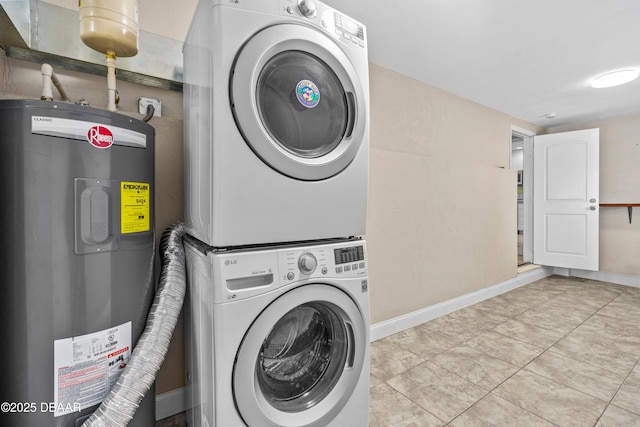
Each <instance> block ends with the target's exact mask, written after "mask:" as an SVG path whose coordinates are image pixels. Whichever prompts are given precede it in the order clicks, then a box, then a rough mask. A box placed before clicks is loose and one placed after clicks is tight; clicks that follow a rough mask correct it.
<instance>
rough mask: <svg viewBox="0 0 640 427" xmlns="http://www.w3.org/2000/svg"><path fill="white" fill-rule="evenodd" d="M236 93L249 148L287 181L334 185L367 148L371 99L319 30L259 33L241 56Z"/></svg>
mask: <svg viewBox="0 0 640 427" xmlns="http://www.w3.org/2000/svg"><path fill="white" fill-rule="evenodd" d="M365 77H366V76H365ZM230 86H231V106H232V109H233V112H234V117H235V120H236V123H237V125H238V128H239V129H240V131H241V132H242V134H243V136H244V139H245V141H246V142H247V144H248V145H249V146H250V147H251V149H252V150H253V151H254V153H255V154H256V155H257V156H258V157H260V158H261V159H262V160H263V161H264V162H265V163H266V164H267V165H268V166H270V167H271V168H273V169H275V170H277V171H278V172H280V173H282V174H284V175H287V176H289V177H292V178H297V179H301V180H309V181H313V180H322V179H326V178H329V177H331V176H333V175H336V174H338V173H340V172H341V171H342V170H343V169H344V168H346V167H347V166H348V165H349V163H351V161H352V160H353V158H354V157H355V156H356V154H357V152H358V149H359V148H360V145H361V144H362V143H363V139H364V137H365V135H366V129H367V123H366V122H367V98H366V94H365V93H364V90H363V87H362V83H361V81H360V77H359V76H358V73H357V72H356V70H355V68H354V66H353V64H352V63H351V61H350V60H349V58H348V57H347V55H346V54H345V52H344V51H343V50H342V48H341V47H340V46H339V45H338V44H337V43H336V42H334V41H333V40H332V39H331V38H329V37H328V36H326V35H324V34H322V33H321V32H319V31H317V30H314V29H312V28H308V27H304V26H301V25H294V24H281V25H275V26H272V27H268V28H266V29H264V30H262V31H260V32H258V33H257V34H255V35H254V36H253V37H252V38H251V39H250V40H249V41H248V42H247V43H246V44H245V45H244V47H243V48H242V50H241V51H240V52H239V54H238V56H237V58H236V61H235V63H234V69H233V70H232V73H231V82H230Z"/></svg>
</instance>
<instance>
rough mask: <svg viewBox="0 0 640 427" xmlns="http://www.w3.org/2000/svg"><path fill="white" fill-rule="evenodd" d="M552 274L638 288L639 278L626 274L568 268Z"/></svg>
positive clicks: (559, 269)
mask: <svg viewBox="0 0 640 427" xmlns="http://www.w3.org/2000/svg"><path fill="white" fill-rule="evenodd" d="M553 273H554V274H559V275H561V276H568V277H571V276H573V277H580V278H582V279H591V280H600V281H602V282H609V283H615V284H616V285H624V286H631V287H634V288H640V277H637V276H629V275H626V274H618V273H607V272H606V271H587V270H575V269H569V268H558V267H555V268H554V269H553Z"/></svg>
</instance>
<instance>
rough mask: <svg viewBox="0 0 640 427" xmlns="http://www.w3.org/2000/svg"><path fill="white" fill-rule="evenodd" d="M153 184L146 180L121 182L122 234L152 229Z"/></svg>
mask: <svg viewBox="0 0 640 427" xmlns="http://www.w3.org/2000/svg"><path fill="white" fill-rule="evenodd" d="M150 197H151V185H150V184H148V183H146V182H122V183H121V184H120V203H121V206H120V223H121V230H120V232H121V233H122V234H128V233H140V232H143V231H149V230H150V229H151V221H150V218H149V215H150V208H149V205H150V202H151V201H150Z"/></svg>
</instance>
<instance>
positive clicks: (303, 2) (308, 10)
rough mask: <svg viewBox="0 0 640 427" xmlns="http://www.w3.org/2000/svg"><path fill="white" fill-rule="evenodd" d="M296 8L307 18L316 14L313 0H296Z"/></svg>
mask: <svg viewBox="0 0 640 427" xmlns="http://www.w3.org/2000/svg"><path fill="white" fill-rule="evenodd" d="M298 9H300V12H301V13H302V14H303V15H304V16H306V17H307V18H313V17H314V16H316V3H315V2H314V1H313V0H298Z"/></svg>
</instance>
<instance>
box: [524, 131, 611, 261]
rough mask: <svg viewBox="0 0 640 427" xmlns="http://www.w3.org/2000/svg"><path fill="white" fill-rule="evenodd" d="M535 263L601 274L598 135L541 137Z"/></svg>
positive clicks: (535, 196) (536, 155)
mask: <svg viewBox="0 0 640 427" xmlns="http://www.w3.org/2000/svg"><path fill="white" fill-rule="evenodd" d="M533 147H534V148H533V152H534V154H533V156H534V158H533V169H534V173H533V179H534V183H533V229H534V230H533V234H534V241H533V261H534V263H535V264H541V265H549V266H554V267H565V268H576V269H581V270H594V271H597V270H598V245H599V242H598V227H599V208H598V203H599V200H600V198H599V129H587V130H581V131H575V132H565V133H557V134H550V135H541V136H536V137H535V139H534V144H533Z"/></svg>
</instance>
